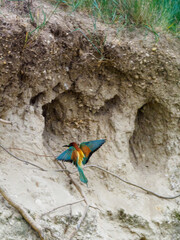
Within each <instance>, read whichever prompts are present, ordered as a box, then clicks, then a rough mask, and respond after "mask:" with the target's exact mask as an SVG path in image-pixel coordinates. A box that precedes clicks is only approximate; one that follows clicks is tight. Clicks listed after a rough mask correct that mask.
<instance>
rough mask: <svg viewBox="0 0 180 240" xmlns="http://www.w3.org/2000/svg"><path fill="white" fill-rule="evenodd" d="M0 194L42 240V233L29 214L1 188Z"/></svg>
mask: <svg viewBox="0 0 180 240" xmlns="http://www.w3.org/2000/svg"><path fill="white" fill-rule="evenodd" d="M0 194H1V195H2V196H3V197H4V198H5V199H6V201H7V202H8V203H9V204H10V205H11V206H13V207H14V208H15V209H16V210H17V211H18V212H19V213H20V214H21V215H22V216H23V218H24V219H25V220H26V222H27V223H28V224H29V225H30V226H31V227H32V228H33V229H34V230H35V231H36V232H37V233H38V234H39V236H40V239H41V240H44V233H43V230H42V228H41V226H39V225H38V224H37V223H36V222H35V221H34V219H33V218H32V217H31V216H30V215H29V213H28V212H27V211H26V210H25V209H24V208H23V207H22V206H21V205H19V204H18V203H16V202H15V201H14V200H12V198H11V197H10V196H9V195H8V193H7V191H6V190H5V189H4V188H3V187H1V186H0Z"/></svg>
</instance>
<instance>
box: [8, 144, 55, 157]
mask: <svg viewBox="0 0 180 240" xmlns="http://www.w3.org/2000/svg"><path fill="white" fill-rule="evenodd" d="M7 149H10V150H12V149H14V150H20V151H25V152H29V153H32V154H34V155H36V156H39V157H51V158H52V157H54V156H52V155H45V154H38V153H35V152H32V151H30V150H27V149H24V148H12V147H10V148H7Z"/></svg>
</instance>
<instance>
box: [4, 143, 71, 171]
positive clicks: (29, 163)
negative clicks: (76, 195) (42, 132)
mask: <svg viewBox="0 0 180 240" xmlns="http://www.w3.org/2000/svg"><path fill="white" fill-rule="evenodd" d="M0 147H1V148H2V149H3V150H4V151H5V152H7V153H8V154H9V155H11V156H12V157H13V158H15V159H17V160H18V161H20V162H23V163H25V164H27V165H31V166H33V167H36V168H37V169H38V170H41V171H44V172H65V171H66V172H68V173H69V174H71V172H70V171H69V170H68V169H52V170H47V169H44V168H42V167H39V166H38V165H36V164H34V163H31V162H28V161H26V160H24V159H21V158H18V157H16V156H15V155H14V154H12V153H11V152H10V151H8V150H7V149H6V148H5V147H3V146H2V145H1V144H0Z"/></svg>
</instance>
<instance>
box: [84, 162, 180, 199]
mask: <svg viewBox="0 0 180 240" xmlns="http://www.w3.org/2000/svg"><path fill="white" fill-rule="evenodd" d="M88 167H94V168H98V169H100V170H102V171H103V172H106V173H108V174H110V175H112V176H114V177H116V178H118V179H119V180H121V181H122V182H124V183H126V184H128V185H131V186H133V187H136V188H139V189H141V190H143V191H145V192H147V193H148V194H151V195H154V196H156V197H158V198H162V199H175V198H178V197H180V194H178V195H176V196H172V197H171V196H169V197H166V196H162V195H159V194H157V193H155V192H152V191H150V190H148V189H146V188H144V187H141V186H139V185H137V184H135V183H131V182H129V181H126V180H124V179H123V178H121V177H119V176H118V175H116V174H114V173H112V172H110V171H108V170H106V169H104V168H102V167H99V166H97V165H87V166H85V167H84V168H88Z"/></svg>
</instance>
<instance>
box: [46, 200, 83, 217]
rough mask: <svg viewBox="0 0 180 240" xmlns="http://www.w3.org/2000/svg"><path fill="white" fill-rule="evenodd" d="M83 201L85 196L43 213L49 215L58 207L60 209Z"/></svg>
mask: <svg viewBox="0 0 180 240" xmlns="http://www.w3.org/2000/svg"><path fill="white" fill-rule="evenodd" d="M83 201H84V198H82V199H80V200H78V201H75V202H72V203H66V204H64V205H61V206H59V207H56V208H54V209H52V210H51V211H49V212H46V213H43V214H42V216H44V215H48V214H50V213H52V212H54V211H56V210H57V209H60V208H63V207H66V206H72V205H74V204H77V203H80V202H83Z"/></svg>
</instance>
